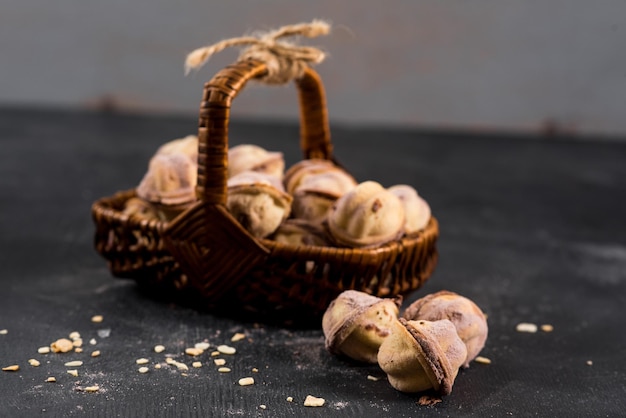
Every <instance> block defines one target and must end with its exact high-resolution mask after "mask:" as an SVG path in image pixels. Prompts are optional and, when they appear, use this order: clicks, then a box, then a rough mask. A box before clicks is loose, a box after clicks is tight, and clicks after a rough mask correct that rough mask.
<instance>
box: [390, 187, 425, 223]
mask: <svg viewBox="0 0 626 418" xmlns="http://www.w3.org/2000/svg"><path fill="white" fill-rule="evenodd" d="M387 190H389V191H390V192H391V193H393V194H395V195H396V196H398V198H399V199H400V201H401V202H402V205H403V206H404V212H405V214H406V223H405V224H404V229H405V233H407V234H411V233H413V232H417V231H420V230H422V229H424V228H425V227H426V225H428V221H430V216H431V211H430V206H429V205H428V202H426V201H425V200H424V199H422V198H421V197H420V196H419V195H418V194H417V190H415V189H414V188H413V187H411V186H409V185H406V184H398V185H395V186H392V187H389V188H388V189H387Z"/></svg>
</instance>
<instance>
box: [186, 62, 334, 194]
mask: <svg viewBox="0 0 626 418" xmlns="http://www.w3.org/2000/svg"><path fill="white" fill-rule="evenodd" d="M266 73H267V66H266V64H265V63H263V62H261V61H256V60H245V61H240V62H237V63H235V64H233V65H230V66H228V67H225V68H224V69H222V70H221V71H220V72H218V73H217V74H216V75H215V76H214V77H213V78H212V79H211V81H209V82H208V83H206V84H205V86H204V95H203V99H202V103H201V105H200V120H199V127H198V185H197V186H196V195H197V197H198V198H199V199H200V200H202V201H204V203H205V204H216V205H226V199H227V180H228V123H229V118H230V107H231V103H232V100H233V99H234V98H235V97H236V96H237V95H238V94H239V92H240V91H241V90H243V88H244V87H245V85H246V83H247V82H248V80H250V79H254V78H258V77H261V76H263V75H265V74H266ZM295 82H296V86H297V88H298V96H299V102H300V147H301V149H302V151H303V153H304V158H320V159H327V160H331V159H332V144H331V143H330V128H329V125H328V113H327V109H326V95H325V92H324V87H323V85H322V81H321V78H320V76H319V75H318V74H317V72H315V71H314V70H313V69H311V68H310V67H306V69H305V71H304V74H303V76H302V77H301V78H299V79H297V80H296V81H295Z"/></svg>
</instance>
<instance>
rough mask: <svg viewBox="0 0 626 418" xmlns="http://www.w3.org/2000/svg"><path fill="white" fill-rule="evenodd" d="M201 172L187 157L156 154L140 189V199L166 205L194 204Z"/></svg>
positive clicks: (138, 188) (177, 154) (138, 189)
mask: <svg viewBox="0 0 626 418" xmlns="http://www.w3.org/2000/svg"><path fill="white" fill-rule="evenodd" d="M197 173H198V171H197V166H196V164H195V163H194V162H193V161H192V160H191V159H190V158H189V157H188V156H186V155H184V154H181V153H173V154H155V155H154V157H152V159H151V160H150V164H149V166H148V171H147V173H146V174H145V176H144V177H143V179H142V180H141V183H139V186H138V187H137V196H139V197H140V198H142V199H145V200H147V201H148V202H152V203H160V204H163V205H180V204H184V203H189V202H193V201H194V200H196V191H195V189H196V183H197V178H198V176H197Z"/></svg>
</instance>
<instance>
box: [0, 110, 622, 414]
mask: <svg viewBox="0 0 626 418" xmlns="http://www.w3.org/2000/svg"><path fill="white" fill-rule="evenodd" d="M195 126H196V121H195V119H194V118H193V117H190V118H173V117H170V118H168V117H162V116H151V117H150V116H121V115H114V114H89V113H78V112H76V113H73V112H62V111H46V110H39V111H34V110H27V109H23V110H19V109H18V110H16V109H7V108H5V109H1V110H0V144H2V151H1V152H0V283H1V284H2V287H1V288H0V289H1V290H0V330H6V333H2V334H0V365H1V366H2V367H6V366H9V365H12V364H18V365H19V366H20V370H19V371H16V372H1V373H0V416H3V417H4V416H6V417H18V416H27V417H30V416H119V417H131V416H133V417H134V416H146V417H155V416H172V417H178V416H203V417H206V416H271V417H277V416H324V417H326V416H376V417H379V416H380V417H417V416H420V417H431V416H433V417H434V416H437V417H438V416H455V417H456V416H483V417H505V416H524V417H526V416H541V417H548V416H566V417H590V416H602V417H603V416H609V417H614V416H623V415H624V414H625V411H626V332H625V331H624V323H623V322H622V321H624V320H625V319H626V315H625V314H626V308H625V306H626V222H625V216H626V143H619V142H609V141H602V140H598V141H582V140H567V139H558V140H555V139H552V140H548V139H545V138H544V139H541V138H515V137H506V138H500V137H495V136H494V137H481V136H478V135H464V134H442V133H425V132H417V131H409V130H393V129H385V128H379V129H373V128H370V127H368V128H362V129H359V128H345V127H344V128H341V127H337V128H335V129H334V130H333V142H334V144H335V151H336V155H337V156H338V158H339V159H340V160H341V161H342V162H343V163H344V165H346V166H347V167H348V168H349V169H350V170H351V171H352V172H353V174H354V175H355V176H356V177H357V178H358V179H359V180H368V179H374V180H378V181H379V182H381V183H383V184H384V185H392V184H396V183H408V184H411V185H413V186H415V187H416V188H417V189H418V190H419V191H420V193H421V194H422V195H423V196H424V197H425V198H426V199H427V200H428V201H429V202H430V204H431V206H432V208H433V211H434V213H435V215H436V216H437V217H438V219H439V221H440V224H441V236H440V240H439V250H440V260H439V265H438V267H437V269H436V271H435V274H434V275H433V276H432V278H431V279H430V280H429V281H428V282H427V284H426V285H425V286H424V287H423V288H422V289H420V290H419V291H417V292H415V293H414V294H413V295H411V297H410V298H409V301H410V300H414V299H415V298H418V297H420V296H422V295H425V294H427V293H431V292H434V291H437V290H440V289H449V290H452V291H455V292H458V293H460V294H462V295H465V296H467V297H470V298H471V299H473V300H474V301H475V302H476V303H477V304H478V305H479V306H481V307H482V308H483V310H484V311H485V312H486V313H487V314H488V316H489V327H490V330H489V331H490V334H489V339H488V341H487V346H486V347H485V349H484V351H483V353H482V354H483V355H484V356H486V357H488V358H490V359H491V360H492V363H491V364H490V365H483V364H476V363H474V364H472V366H471V367H470V368H469V369H467V370H463V371H461V372H460V374H459V376H458V378H457V380H456V383H455V386H454V390H453V392H452V394H451V395H450V396H448V397H445V398H444V399H443V402H441V403H439V404H437V405H434V406H431V407H424V406H419V405H417V403H416V401H417V399H418V398H419V396H416V395H406V394H402V393H399V392H396V391H395V390H394V389H392V388H391V387H390V386H389V384H388V382H387V381H386V380H385V379H384V378H382V377H384V374H383V373H382V372H381V371H380V370H379V369H377V367H375V366H362V365H354V364H350V363H348V362H346V361H343V360H341V359H338V358H335V357H333V356H331V355H329V354H328V353H327V352H326V351H325V350H324V346H323V336H322V332H321V329H320V328H313V329H283V328H280V327H276V326H270V325H263V324H254V323H251V322H242V321H238V320H234V319H229V318H223V317H218V316H214V315H212V314H208V313H202V312H198V311H195V310H193V309H190V308H187V307H183V306H177V305H175V304H172V303H170V302H168V301H164V300H157V299H154V298H152V297H150V296H148V295H146V294H144V293H142V292H140V291H138V289H137V288H136V286H135V285H134V283H133V282H127V281H123V280H118V279H114V278H113V277H111V275H110V274H109V272H108V270H107V268H106V265H105V262H104V260H103V259H101V258H100V257H99V255H98V254H97V253H96V252H95V250H94V249H93V232H94V226H93V223H92V221H91V217H90V206H91V203H92V202H93V201H94V200H95V199H97V198H98V197H101V196H106V195H110V194H112V193H114V192H115V191H117V190H122V189H128V188H132V187H134V186H135V185H136V184H137V182H138V181H139V180H140V178H141V176H142V175H143V173H144V171H145V169H146V164H147V161H148V159H149V157H150V155H151V154H152V153H153V152H154V151H155V149H156V148H157V146H158V145H160V144H161V143H163V142H165V141H167V140H170V139H173V138H176V137H180V136H183V135H186V134H188V133H194V132H195ZM297 138H298V128H297V126H295V125H279V124H262V123H252V122H247V123H244V122H239V123H238V122H236V121H235V122H234V123H233V126H232V130H231V143H233V144H237V143H255V144H258V145H261V146H264V147H266V148H268V149H272V150H283V151H284V152H285V154H286V157H287V161H288V163H294V162H295V161H297V160H298V159H299V157H300V155H299V150H298V145H297V142H298V139H297ZM98 314H99V315H103V317H104V320H103V322H101V323H93V322H91V317H92V316H93V315H98ZM520 322H532V323H536V324H551V325H553V327H554V331H552V332H549V333H548V332H541V331H540V332H538V333H535V334H528V333H519V332H516V325H517V324H518V323H520ZM73 331H77V332H79V333H80V334H81V336H82V338H83V341H84V347H83V348H84V351H83V352H82V353H73V354H45V355H44V354H39V353H38V352H37V348H38V347H41V346H46V345H49V344H50V343H51V342H52V341H55V340H57V339H59V338H63V337H67V336H68V335H69V333H70V332H73ZM237 332H243V333H245V334H246V335H247V339H245V340H243V341H239V342H234V343H233V342H230V338H231V337H232V335H233V334H235V333H237ZM92 339H94V342H96V344H95V345H92V344H91V343H90V340H92ZM205 340H206V341H208V342H209V343H210V344H211V345H213V346H215V345H218V344H230V345H232V346H234V347H236V349H237V353H236V354H234V355H232V356H223V357H225V358H227V365H228V366H229V367H230V368H231V369H232V371H231V373H226V374H224V373H218V372H217V370H216V369H217V368H216V367H215V365H214V364H213V362H212V359H211V357H210V356H209V355H208V354H204V355H203V356H201V357H200V360H201V361H202V362H203V367H202V368H197V369H196V368H190V369H189V370H188V371H186V372H184V371H181V370H178V369H177V368H176V367H172V366H169V365H166V364H165V363H164V359H165V354H173V355H175V356H176V359H177V360H178V361H184V362H185V363H186V364H188V365H190V364H191V359H190V358H188V357H187V358H185V355H184V354H181V353H182V352H183V350H184V348H185V347H189V346H192V345H193V344H194V343H196V342H200V341H205ZM157 344H163V345H164V346H165V347H166V351H165V352H164V353H161V354H157V353H155V352H154V351H153V347H154V346H155V345H157ZM94 350H99V351H100V352H101V355H100V356H99V357H91V356H90V353H91V352H93V351H94ZM31 358H34V359H37V360H39V361H40V363H41V365H40V366H39V367H32V366H30V365H29V363H28V360H29V359H31ZM139 358H147V359H148V360H149V364H148V367H149V368H150V371H149V373H146V374H140V373H138V371H137V370H138V368H139V367H140V366H139V365H138V364H136V360H137V359H139ZM71 360H82V361H83V362H84V364H83V365H82V366H80V367H77V369H78V373H79V374H78V377H73V376H71V375H69V374H68V373H67V372H66V370H67V369H68V368H69V367H66V366H64V363H66V362H68V361H71ZM157 363H160V364H162V367H161V368H160V369H156V368H155V367H154V366H155V365H156V364H157ZM253 368H256V369H258V371H256V372H255V371H253V370H252V369H253ZM368 375H371V376H375V377H381V378H382V379H380V380H378V381H373V380H369V379H368ZM49 376H54V377H56V380H57V381H56V383H45V380H46V378H47V377H49ZM246 376H254V378H255V381H256V384H255V385H253V386H248V387H241V386H239V385H237V380H238V379H239V378H242V377H246ZM93 385H98V386H99V388H100V389H99V391H98V392H95V393H88V392H85V391H84V389H85V388H86V387H89V386H93ZM309 394H311V395H314V396H318V397H323V398H324V399H326V404H325V405H324V406H323V407H321V408H306V407H304V406H303V400H304V398H305V397H306V396H307V395H309ZM287 397H292V398H293V402H288V401H287ZM261 405H265V409H263V408H262V407H261Z"/></svg>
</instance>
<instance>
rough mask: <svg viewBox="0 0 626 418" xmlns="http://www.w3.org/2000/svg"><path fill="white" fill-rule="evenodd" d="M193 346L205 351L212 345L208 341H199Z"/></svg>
mask: <svg viewBox="0 0 626 418" xmlns="http://www.w3.org/2000/svg"><path fill="white" fill-rule="evenodd" d="M193 346H194V348H197V349H198V350H202V351H205V350H208V349H209V347H211V344H209V343H207V342H199V343H195V344H194V345H193Z"/></svg>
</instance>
